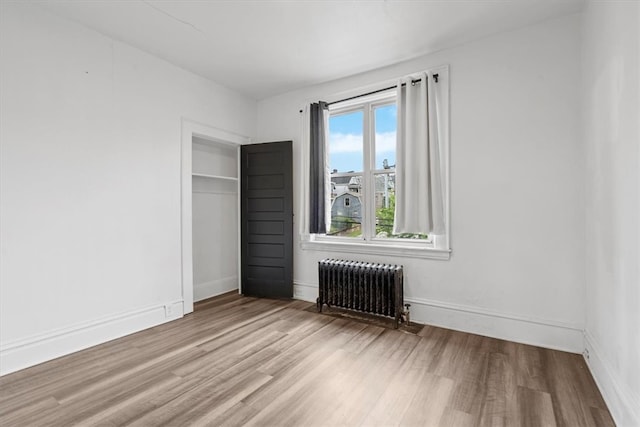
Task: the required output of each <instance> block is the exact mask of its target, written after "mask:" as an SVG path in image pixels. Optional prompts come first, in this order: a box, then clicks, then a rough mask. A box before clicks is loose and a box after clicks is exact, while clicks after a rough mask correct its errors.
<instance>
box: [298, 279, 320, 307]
mask: <svg viewBox="0 0 640 427" xmlns="http://www.w3.org/2000/svg"><path fill="white" fill-rule="evenodd" d="M293 297H294V298H295V299H299V300H302V301H309V302H316V298H318V285H312V284H309V283H303V282H294V283H293Z"/></svg>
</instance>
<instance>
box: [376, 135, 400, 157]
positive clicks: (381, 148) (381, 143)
mask: <svg viewBox="0 0 640 427" xmlns="http://www.w3.org/2000/svg"><path fill="white" fill-rule="evenodd" d="M395 151H396V133H395V132H382V133H376V153H387V152H395Z"/></svg>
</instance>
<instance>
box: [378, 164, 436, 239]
mask: <svg viewBox="0 0 640 427" xmlns="http://www.w3.org/2000/svg"><path fill="white" fill-rule="evenodd" d="M374 180H375V186H376V193H375V203H376V237H377V238H379V239H384V238H393V239H427V238H428V236H427V235H426V234H410V233H404V234H393V221H394V211H395V207H396V191H395V187H396V186H395V184H396V174H395V172H388V173H376V174H374Z"/></svg>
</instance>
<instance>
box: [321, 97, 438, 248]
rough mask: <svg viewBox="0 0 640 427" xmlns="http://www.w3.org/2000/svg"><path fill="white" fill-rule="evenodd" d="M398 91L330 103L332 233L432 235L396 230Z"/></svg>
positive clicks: (339, 235)
mask: <svg viewBox="0 0 640 427" xmlns="http://www.w3.org/2000/svg"><path fill="white" fill-rule="evenodd" d="M396 122H397V107H396V92H395V90H391V91H388V92H385V93H380V94H376V95H375V96H371V97H364V98H360V99H358V100H357V102H350V103H343V104H334V105H331V106H330V107H329V120H328V132H327V134H328V138H327V139H328V142H327V151H328V153H329V155H328V169H329V171H330V175H331V186H330V188H329V189H328V190H327V191H331V194H330V195H329V194H328V195H327V196H328V197H327V200H330V203H331V225H330V227H329V230H328V232H327V236H328V237H330V238H342V239H344V240H346V239H359V240H362V241H367V242H368V241H376V240H379V241H381V240H385V239H390V238H393V239H421V240H428V236H427V235H424V234H399V235H396V234H393V220H394V208H395V171H396Z"/></svg>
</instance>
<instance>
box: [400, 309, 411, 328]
mask: <svg viewBox="0 0 640 427" xmlns="http://www.w3.org/2000/svg"><path fill="white" fill-rule="evenodd" d="M409 307H411V304H405V305H404V311H403V312H402V321H403V322H404V323H405V324H406V325H407V326H409V325H410V323H411V321H410V317H409Z"/></svg>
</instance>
